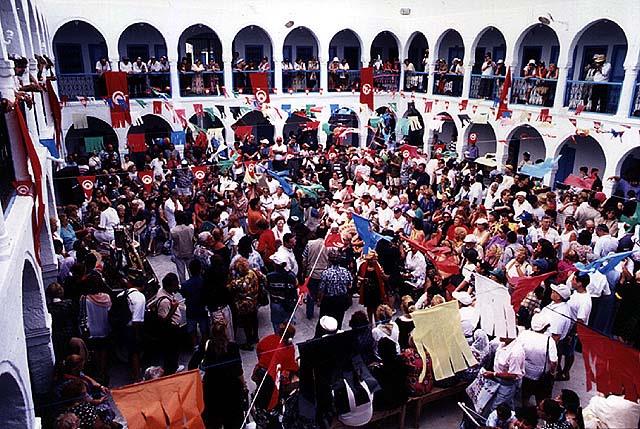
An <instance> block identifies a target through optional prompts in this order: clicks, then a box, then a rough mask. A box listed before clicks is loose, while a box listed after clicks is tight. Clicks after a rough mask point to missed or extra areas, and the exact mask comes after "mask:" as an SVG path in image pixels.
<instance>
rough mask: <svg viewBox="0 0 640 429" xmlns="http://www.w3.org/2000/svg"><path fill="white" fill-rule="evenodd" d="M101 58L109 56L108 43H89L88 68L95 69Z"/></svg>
mask: <svg viewBox="0 0 640 429" xmlns="http://www.w3.org/2000/svg"><path fill="white" fill-rule="evenodd" d="M101 58H107V59H108V58H109V57H108V55H107V45H106V44H105V43H98V44H96V43H90V44H89V61H90V63H89V67H88V70H91V71H93V67H94V66H95V64H96V63H97V62H98V61H99V60H100V59H101Z"/></svg>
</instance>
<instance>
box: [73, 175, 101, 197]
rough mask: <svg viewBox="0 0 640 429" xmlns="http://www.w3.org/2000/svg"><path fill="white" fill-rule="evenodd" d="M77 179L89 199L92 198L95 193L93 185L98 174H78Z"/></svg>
mask: <svg viewBox="0 0 640 429" xmlns="http://www.w3.org/2000/svg"><path fill="white" fill-rule="evenodd" d="M76 179H77V180H78V183H79V184H80V187H81V188H82V191H83V192H84V197H85V198H86V199H87V201H88V200H90V199H91V195H93V186H94V184H95V183H96V176H78V177H76Z"/></svg>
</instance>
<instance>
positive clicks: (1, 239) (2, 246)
mask: <svg viewBox="0 0 640 429" xmlns="http://www.w3.org/2000/svg"><path fill="white" fill-rule="evenodd" d="M2 213H3V209H2V204H1V203H0V261H4V260H6V259H9V257H10V256H11V240H10V239H9V234H8V233H7V226H6V225H5V223H4V215H3V214H2Z"/></svg>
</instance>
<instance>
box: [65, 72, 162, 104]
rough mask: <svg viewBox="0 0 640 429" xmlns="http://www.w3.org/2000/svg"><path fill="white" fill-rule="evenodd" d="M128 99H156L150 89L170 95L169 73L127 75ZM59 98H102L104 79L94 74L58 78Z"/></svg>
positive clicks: (104, 93)
mask: <svg viewBox="0 0 640 429" xmlns="http://www.w3.org/2000/svg"><path fill="white" fill-rule="evenodd" d="M127 83H128V84H129V97H130V98H156V95H155V94H154V93H153V91H151V88H153V89H156V90H158V91H159V92H164V93H167V94H169V95H170V94H171V77H170V75H169V72H157V73H141V74H129V75H128V76H127ZM58 91H59V92H60V97H61V98H62V97H66V98H67V99H68V100H70V101H74V100H75V99H76V97H95V98H103V97H106V96H107V89H106V86H105V81H104V77H103V76H102V75H99V74H96V73H71V74H61V75H59V76H58Z"/></svg>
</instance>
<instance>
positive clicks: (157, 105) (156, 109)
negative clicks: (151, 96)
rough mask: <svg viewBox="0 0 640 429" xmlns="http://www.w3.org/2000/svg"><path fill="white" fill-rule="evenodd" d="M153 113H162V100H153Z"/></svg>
mask: <svg viewBox="0 0 640 429" xmlns="http://www.w3.org/2000/svg"><path fill="white" fill-rule="evenodd" d="M153 113H154V114H156V115H162V101H159V100H155V101H154V102H153Z"/></svg>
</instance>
